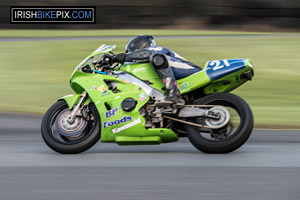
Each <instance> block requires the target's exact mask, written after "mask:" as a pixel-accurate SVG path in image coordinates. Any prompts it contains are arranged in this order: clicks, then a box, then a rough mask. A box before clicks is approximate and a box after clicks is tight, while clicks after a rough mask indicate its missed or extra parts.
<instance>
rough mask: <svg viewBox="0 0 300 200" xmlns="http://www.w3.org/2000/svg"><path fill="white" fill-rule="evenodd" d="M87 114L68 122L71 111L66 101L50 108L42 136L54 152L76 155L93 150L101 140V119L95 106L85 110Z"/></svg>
mask: <svg viewBox="0 0 300 200" xmlns="http://www.w3.org/2000/svg"><path fill="white" fill-rule="evenodd" d="M84 112H86V114H85V115H84V117H83V116H81V117H80V116H76V117H75V118H74V120H73V121H72V122H69V121H68V117H69V115H70V114H71V110H70V109H69V108H68V105H67V103H66V102H65V101H64V100H60V101H58V102H56V103H55V104H54V105H53V106H51V107H50V108H49V110H48V111H47V112H46V114H45V115H44V117H43V120H42V127H41V131H42V136H43V139H44V141H45V143H46V144H47V145H48V146H49V147H50V148H51V149H52V150H54V151H56V152H59V153H63V154H76V153H81V152H83V151H86V150H87V149H89V148H91V147H92V146H93V145H94V144H95V143H96V142H97V141H99V139H100V118H99V114H98V111H97V109H96V107H95V106H94V104H89V106H88V107H87V108H85V111H84Z"/></svg>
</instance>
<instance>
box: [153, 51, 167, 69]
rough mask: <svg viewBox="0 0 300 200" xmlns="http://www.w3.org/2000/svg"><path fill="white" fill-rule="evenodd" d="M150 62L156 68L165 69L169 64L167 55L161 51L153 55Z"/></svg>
mask: <svg viewBox="0 0 300 200" xmlns="http://www.w3.org/2000/svg"><path fill="white" fill-rule="evenodd" d="M150 62H151V64H152V65H153V66H154V67H155V68H156V69H165V68H167V67H168V66H169V65H168V60H167V58H166V56H165V55H163V54H159V53H157V54H154V55H152V56H151V58H150Z"/></svg>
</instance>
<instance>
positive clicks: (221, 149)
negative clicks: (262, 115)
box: [185, 93, 253, 153]
mask: <svg viewBox="0 0 300 200" xmlns="http://www.w3.org/2000/svg"><path fill="white" fill-rule="evenodd" d="M195 104H196V105H221V106H224V107H226V108H227V109H228V110H229V112H230V121H229V122H228V124H227V125H226V126H225V127H223V128H220V129H211V130H203V129H201V128H198V127H196V126H191V125H186V126H185V128H186V132H187V135H188V138H189V140H190V141H191V143H192V144H193V145H194V146H195V147H196V148H197V149H199V150H200V151H202V152H205V153H229V152H232V151H234V150H236V149H238V148H239V147H240V146H242V145H243V144H244V143H245V142H246V141H247V139H248V138H249V136H250V134H251V132H252V129H253V115H252V111H251V109H250V107H249V106H248V104H247V103H246V102H245V101H244V100H243V99H241V98H240V97H238V96H236V95H234V94H230V93H215V94H210V95H208V96H206V97H203V98H202V99H200V100H199V101H197V102H195ZM203 121H205V119H201V118H195V119H192V121H191V122H193V123H201V122H202V123H203Z"/></svg>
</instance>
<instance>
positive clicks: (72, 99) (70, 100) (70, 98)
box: [60, 94, 80, 109]
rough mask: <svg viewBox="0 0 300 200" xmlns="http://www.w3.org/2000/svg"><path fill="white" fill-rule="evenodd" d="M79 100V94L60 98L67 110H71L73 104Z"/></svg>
mask: <svg viewBox="0 0 300 200" xmlns="http://www.w3.org/2000/svg"><path fill="white" fill-rule="evenodd" d="M79 99H80V94H70V95H66V96H63V97H61V98H60V100H65V101H66V103H67V104H68V106H69V109H72V108H73V106H74V104H76V103H77V102H78V101H79Z"/></svg>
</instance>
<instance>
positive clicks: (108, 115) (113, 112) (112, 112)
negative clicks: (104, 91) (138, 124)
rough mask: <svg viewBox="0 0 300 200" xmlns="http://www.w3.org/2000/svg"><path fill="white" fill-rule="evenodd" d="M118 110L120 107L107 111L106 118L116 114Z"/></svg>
mask: <svg viewBox="0 0 300 200" xmlns="http://www.w3.org/2000/svg"><path fill="white" fill-rule="evenodd" d="M118 110H119V108H114V109H112V110H109V111H107V112H105V119H107V118H110V117H111V116H114V115H115V114H116V112H117V111H118Z"/></svg>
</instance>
